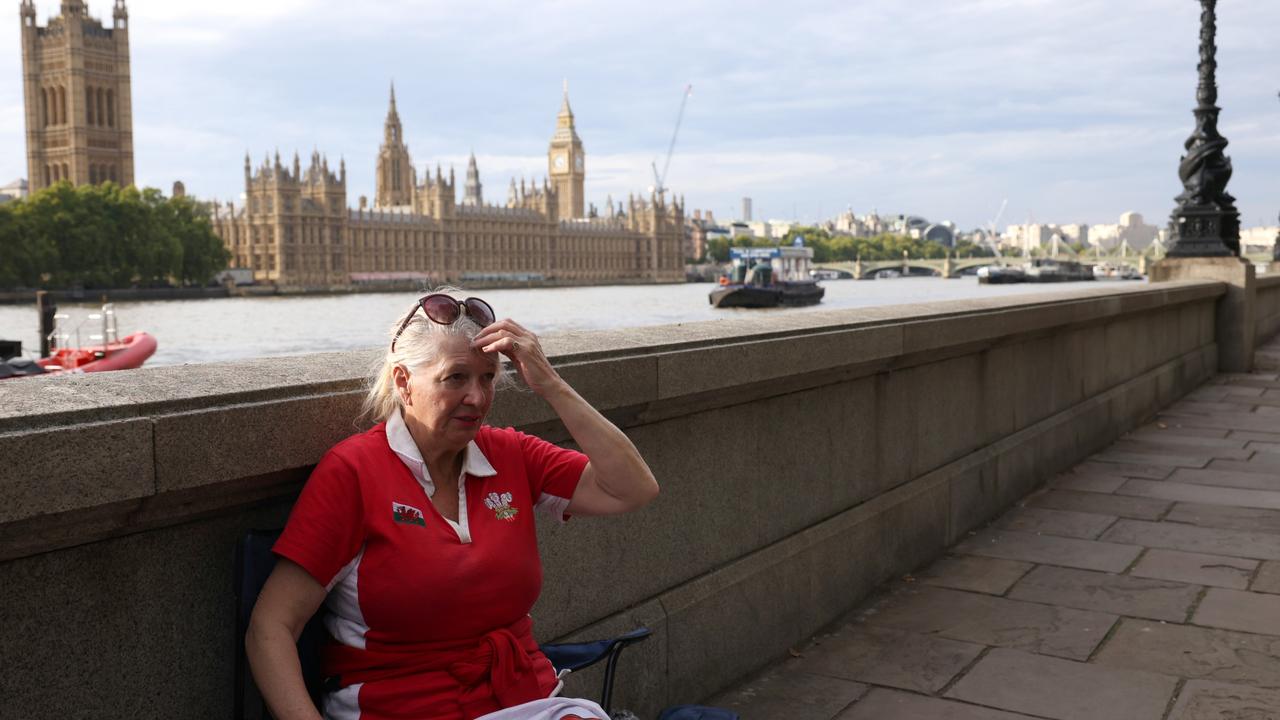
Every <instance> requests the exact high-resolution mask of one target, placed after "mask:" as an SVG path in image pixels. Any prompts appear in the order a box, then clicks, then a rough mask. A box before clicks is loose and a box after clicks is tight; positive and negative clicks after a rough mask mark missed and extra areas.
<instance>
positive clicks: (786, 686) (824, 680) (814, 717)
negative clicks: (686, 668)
mask: <svg viewBox="0 0 1280 720" xmlns="http://www.w3.org/2000/svg"><path fill="white" fill-rule="evenodd" d="M866 692H867V686H866V685H864V684H862V683H858V682H853V681H852V680H844V679H841V678H834V677H829V676H826V675H813V674H810V673H806V672H801V671H799V670H796V669H795V662H794V661H791V662H787V663H784V664H782V665H775V666H773V667H772V668H770V669H769V670H767V671H765V672H764V673H762V674H760V675H757V676H756V677H754V678H752V679H751V680H749V681H747V682H746V683H743V684H742V685H739V686H737V687H735V688H734V689H733V690H731V691H729V692H726V693H723V694H721V695H719V696H717V697H714V698H712V699H711V701H710V704H711V705H712V706H714V707H722V708H726V709H729V710H734V711H737V712H738V713H739V714H741V715H744V716H746V717H751V718H761V719H762V720H770V719H775V718H776V719H777V720H782V719H783V718H786V719H787V720H790V719H791V718H797V719H804V720H831V718H832V717H834V716H835V714H836V713H838V712H840V711H841V710H843V709H845V708H846V707H848V706H849V704H850V703H852V702H853V701H855V700H857V699H858V698H860V697H862V696H863V695H865V694H866Z"/></svg>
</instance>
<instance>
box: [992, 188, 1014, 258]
mask: <svg viewBox="0 0 1280 720" xmlns="http://www.w3.org/2000/svg"><path fill="white" fill-rule="evenodd" d="M1008 206H1009V198H1005V199H1004V200H1003V201H1001V203H1000V210H999V211H998V212H997V213H996V216H995V217H994V218H992V219H991V222H989V223H987V232H988V235H987V242H989V243H991V249H992V250H994V251H995V253H996V257H1000V243H999V242H998V241H997V240H996V238H997V237H999V235H998V233H997V232H996V225H998V224H999V223H1000V218H1002V217H1004V209H1005V208H1006V207H1008Z"/></svg>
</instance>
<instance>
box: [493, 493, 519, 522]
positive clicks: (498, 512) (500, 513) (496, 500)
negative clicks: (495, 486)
mask: <svg viewBox="0 0 1280 720" xmlns="http://www.w3.org/2000/svg"><path fill="white" fill-rule="evenodd" d="M484 506H485V507H487V508H489V509H490V510H492V511H493V515H494V517H496V518H498V519H499V520H506V521H508V522H510V521H512V520H515V519H516V513H517V512H519V510H517V509H516V508H513V507H511V493H509V492H505V493H502V494H501V495H499V494H498V493H492V492H491V493H489V496H488V497H486V498H485V499H484Z"/></svg>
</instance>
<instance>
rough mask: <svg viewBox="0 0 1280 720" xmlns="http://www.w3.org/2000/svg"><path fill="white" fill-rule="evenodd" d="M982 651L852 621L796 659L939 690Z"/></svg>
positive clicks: (810, 667) (826, 670) (835, 671)
mask: <svg viewBox="0 0 1280 720" xmlns="http://www.w3.org/2000/svg"><path fill="white" fill-rule="evenodd" d="M982 649H983V648H982V646H981V645H973V644H971V643H966V642H960V641H958V640H947V639H945V638H939V637H928V636H924V635H912V634H911V633H905V632H902V631H900V630H894V629H892V628H887V627H878V626H869V625H859V626H852V625H849V626H845V627H844V628H842V629H841V630H839V631H837V632H836V633H835V634H833V635H832V636H830V637H828V638H827V639H826V640H825V641H824V642H823V644H822V645H821V646H818V647H815V648H812V649H810V650H808V651H807V652H806V653H805V657H803V658H800V659H799V660H797V661H796V669H798V670H800V671H802V672H809V673H814V674H818V675H826V676H829V677H835V678H843V679H845V680H856V681H858V682H865V683H871V684H873V685H886V686H888V687H895V688H900V689H903V690H913V691H915V692H923V693H928V694H933V693H936V692H938V691H939V690H941V689H942V688H944V687H946V685H947V683H949V682H951V679H952V678H954V677H955V676H956V675H958V674H960V671H961V670H963V669H964V668H966V667H968V665H969V663H971V662H973V660H974V658H976V657H978V655H979V654H980V653H981V652H982Z"/></svg>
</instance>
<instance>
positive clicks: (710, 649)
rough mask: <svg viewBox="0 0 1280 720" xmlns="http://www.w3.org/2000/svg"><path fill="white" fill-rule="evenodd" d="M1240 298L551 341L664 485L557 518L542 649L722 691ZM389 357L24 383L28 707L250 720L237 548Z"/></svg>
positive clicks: (1012, 479)
mask: <svg viewBox="0 0 1280 720" xmlns="http://www.w3.org/2000/svg"><path fill="white" fill-rule="evenodd" d="M1223 292H1224V290H1223V285H1221V284H1219V283H1213V282H1199V281H1187V282H1173V283H1166V284H1163V285H1160V286H1146V285H1141V286H1126V287H1123V288H1121V287H1116V286H1109V287H1098V288H1094V289H1090V290H1087V291H1068V292H1058V293H1052V294H1045V295H1035V296H1021V297H1017V298H1005V299H984V300H974V301H960V302H947V303H936V304H925V305H914V306H902V307H877V308H867V309H860V310H845V311H821V310H817V311H814V312H796V313H786V314H774V313H763V314H759V315H750V314H747V313H740V314H732V315H729V314H727V317H730V318H733V319H728V320H723V321H719V322H706V323H693V324H686V325H679V326H667V327H657V328H641V329H630V330H618V331H605V332H590V333H566V334H560V335H556V336H552V337H548V338H546V339H545V344H546V346H547V347H548V350H549V352H550V353H551V354H552V356H553V359H554V361H555V362H556V363H557V365H558V367H559V368H560V371H561V373H562V374H563V375H564V377H565V378H566V379H568V380H569V381H570V382H571V383H572V384H573V385H574V386H575V387H577V388H578V389H579V390H580V391H581V392H582V394H583V395H584V396H586V397H587V398H588V399H589V400H591V401H592V402H593V403H594V404H595V405H596V406H597V407H599V408H601V409H602V410H603V411H604V412H605V413H606V414H607V415H609V416H610V417H611V418H612V419H614V420H615V421H616V422H617V423H618V424H619V425H621V426H622V427H623V428H624V429H625V430H626V432H627V433H628V434H629V435H630V437H631V438H632V439H633V440H634V441H635V443H636V444H637V446H639V448H640V449H641V451H642V452H643V453H644V455H645V457H646V458H647V459H648V460H649V462H650V464H651V465H652V467H653V469H654V471H655V473H656V474H657V477H658V478H659V480H660V481H661V483H662V488H663V492H662V495H661V497H659V498H658V500H657V501H655V502H654V503H653V504H652V505H651V506H650V507H648V508H646V509H645V510H643V511H641V512H638V513H635V514H632V515H629V516H625V517H620V518H580V519H576V520H574V521H573V522H571V523H569V524H568V525H566V526H563V527H561V526H552V525H550V524H548V525H545V526H544V527H543V534H542V542H543V552H544V558H545V561H546V562H545V564H546V589H545V592H544V594H543V597H542V600H541V601H540V602H539V604H538V606H537V608H536V609H535V611H534V615H535V619H536V623H537V627H538V630H539V633H540V637H543V638H544V639H553V638H564V637H574V638H586V637H592V636H602V635H606V634H609V633H613V632H617V631H621V630H624V629H628V628H630V627H632V626H634V625H636V624H640V623H643V624H645V625H648V626H649V627H651V628H653V629H654V631H655V635H654V637H653V638H652V639H650V640H649V641H648V642H646V643H643V644H641V645H639V646H637V647H635V648H633V649H632V650H629V651H628V653H627V655H626V656H624V658H623V661H622V666H621V668H622V677H621V681H620V689H619V693H620V694H619V698H618V699H619V700H620V701H621V702H620V703H619V704H621V705H622V706H629V707H631V708H632V709H635V710H638V711H641V712H644V713H648V714H653V713H654V711H656V709H657V708H659V707H661V706H663V705H666V704H669V703H676V702H691V701H695V700H698V699H700V698H703V697H706V696H707V695H709V694H711V693H713V692H714V691H716V690H717V689H719V688H722V687H724V686H725V685H727V684H728V683H731V682H732V681H734V680H735V679H737V678H739V677H740V676H742V675H744V674H746V673H748V672H751V671H752V670H754V669H756V668H758V667H760V666H762V665H764V664H766V663H768V662H769V661H771V660H774V659H776V658H778V657H781V656H784V655H785V654H786V652H787V649H788V648H789V647H791V646H792V645H793V644H795V643H798V642H800V641H801V640H803V639H804V638H806V637H808V636H809V635H811V634H812V633H814V632H815V631H817V630H819V629H821V628H822V627H824V626H825V625H827V624H829V623H831V622H832V621H833V620H835V619H837V618H838V617H839V616H840V615H841V614H843V613H844V612H846V611H847V610H849V609H850V608H852V607H853V606H854V605H855V604H856V603H857V602H858V601H859V600H860V599H861V598H863V597H864V596H865V595H866V594H867V593H868V592H870V591H871V590H872V589H873V588H874V587H875V586H876V585H877V584H878V583H880V582H882V581H884V580H885V579H887V578H890V577H894V576H897V575H901V574H903V573H906V572H910V571H911V570H912V569H913V568H916V567H918V566H920V565H921V564H923V563H925V562H927V561H929V560H930V559H932V558H934V557H936V556H937V555H938V554H939V553H941V552H942V551H943V549H944V548H945V547H946V546H947V545H948V544H949V543H951V542H952V541H953V540H955V539H957V538H959V537H961V536H963V535H964V534H965V533H966V531H968V530H969V529H971V528H974V527H977V526H979V525H981V524H983V523H984V522H986V521H987V520H989V519H991V518H993V517H994V516H996V515H997V514H998V513H999V512H1000V511H1001V510H1002V509H1004V508H1006V507H1007V506H1009V505H1010V504H1011V503H1012V502H1014V501H1015V500H1017V499H1018V498H1020V497H1022V496H1023V495H1025V494H1026V493H1028V492H1029V491H1031V490H1032V489H1033V488H1035V487H1036V486H1037V485H1039V484H1040V483H1042V482H1043V481H1044V480H1045V479H1046V478H1048V477H1050V476H1052V475H1053V474H1055V473H1057V472H1059V471H1061V470H1064V469H1066V468H1068V467H1070V466H1071V465H1072V464H1073V463H1075V462H1077V461H1078V460H1079V459H1081V458H1083V457H1085V456H1087V455H1089V454H1090V453H1092V452H1094V451H1096V450H1098V449H1100V448H1102V447H1103V446H1105V445H1106V444H1108V443H1110V442H1111V441H1112V440H1114V439H1115V438H1116V437H1117V436H1118V435H1120V434H1121V433H1123V432H1124V431H1126V430H1128V429H1129V428H1131V427H1133V426H1134V425H1135V424H1137V423H1139V422H1140V421H1142V420H1143V419H1144V418H1147V417H1149V416H1150V415H1151V414H1152V413H1154V412H1155V411H1156V410H1157V409H1159V408H1161V407H1162V406H1164V405H1167V404H1168V403H1170V402H1171V401H1173V400H1174V399H1176V398H1178V397H1179V396H1181V395H1182V394H1184V393H1186V392H1188V391H1189V390H1191V389H1192V388H1194V387H1195V386H1197V385H1198V384H1200V383H1201V382H1202V381H1204V380H1205V379H1206V378H1208V377H1209V376H1210V375H1211V374H1212V373H1213V372H1214V369H1215V362H1216V357H1217V354H1216V347H1215V341H1214V336H1215V326H1214V316H1215V315H1214V307H1215V303H1216V301H1217V299H1218V298H1219V297H1220V296H1221V295H1222V294H1223ZM374 359H375V354H373V353H344V354H328V355H313V356H307V357H298V358H276V359H266V360H256V361H249V362H239V363H229V364H211V365H196V366H187V367H169V368H157V369H153V370H142V371H132V372H120V373H106V374H102V375H97V376H93V375H90V376H81V377H71V378H47V379H36V380H17V381H12V380H11V381H6V382H4V383H3V384H2V385H0V457H2V458H3V459H4V462H3V463H0V617H3V618H4V619H5V622H4V624H3V625H4V627H3V629H0V658H4V663H5V672H4V673H3V677H2V678H0V697H4V707H5V713H6V715H7V714H12V716H13V717H22V718H32V719H34V718H53V717H58V718H61V717H80V716H92V717H167V718H207V717H225V716H227V715H228V714H229V711H230V705H231V664H232V647H233V645H232V640H233V638H232V634H233V633H232V606H231V589H230V583H231V554H232V546H233V543H234V542H235V539H236V538H237V537H238V536H239V535H240V534H241V533H242V532H243V531H244V530H246V529H248V528H252V527H273V526H275V527H278V526H280V525H281V524H282V523H283V521H284V519H285V518H286V516H287V512H288V509H289V506H290V503H291V500H292V498H293V497H294V495H295V494H296V492H297V491H298V489H299V487H300V484H301V483H302V482H303V480H304V479H305V477H306V475H307V472H308V470H309V468H310V466H311V465H312V464H314V463H315V462H316V461H317V460H318V459H319V457H320V456H321V454H322V453H323V452H324V451H325V449H326V448H328V447H329V446H330V445H331V444H332V443H334V442H336V441H337V440H339V439H341V438H342V437H344V436H346V435H348V434H349V433H351V432H353V431H355V430H356V427H355V426H354V424H353V421H352V419H351V418H352V416H353V415H354V413H355V411H356V407H357V404H358V402H359V399H360V396H361V393H362V390H361V386H362V374H363V372H362V371H363V370H364V369H365V367H366V366H368V365H369V364H370V363H371V362H373V361H374ZM491 421H492V422H493V423H494V424H497V425H508V424H509V425H514V426H516V427H519V428H522V429H525V430H527V431H530V432H535V433H538V434H540V435H542V436H544V437H547V438H550V439H553V440H565V439H566V435H565V432H564V429H563V427H562V426H561V425H560V424H559V422H558V421H557V420H556V419H555V417H554V416H553V415H552V413H551V412H550V411H549V410H548V408H547V407H546V406H545V405H543V404H542V403H541V402H540V401H538V400H537V398H536V397H534V396H532V395H531V394H528V393H520V392H515V391H512V392H507V393H505V394H503V395H502V396H500V398H499V400H498V402H497V404H496V406H495V409H494V412H493V415H492V416H491ZM591 678H592V676H591V675H590V674H586V675H584V676H583V678H580V679H579V681H578V682H579V683H582V682H583V680H584V679H591ZM572 689H574V690H576V691H578V692H585V693H589V694H594V692H595V689H596V688H595V687H594V685H591V686H586V685H579V686H578V687H575V688H572Z"/></svg>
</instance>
